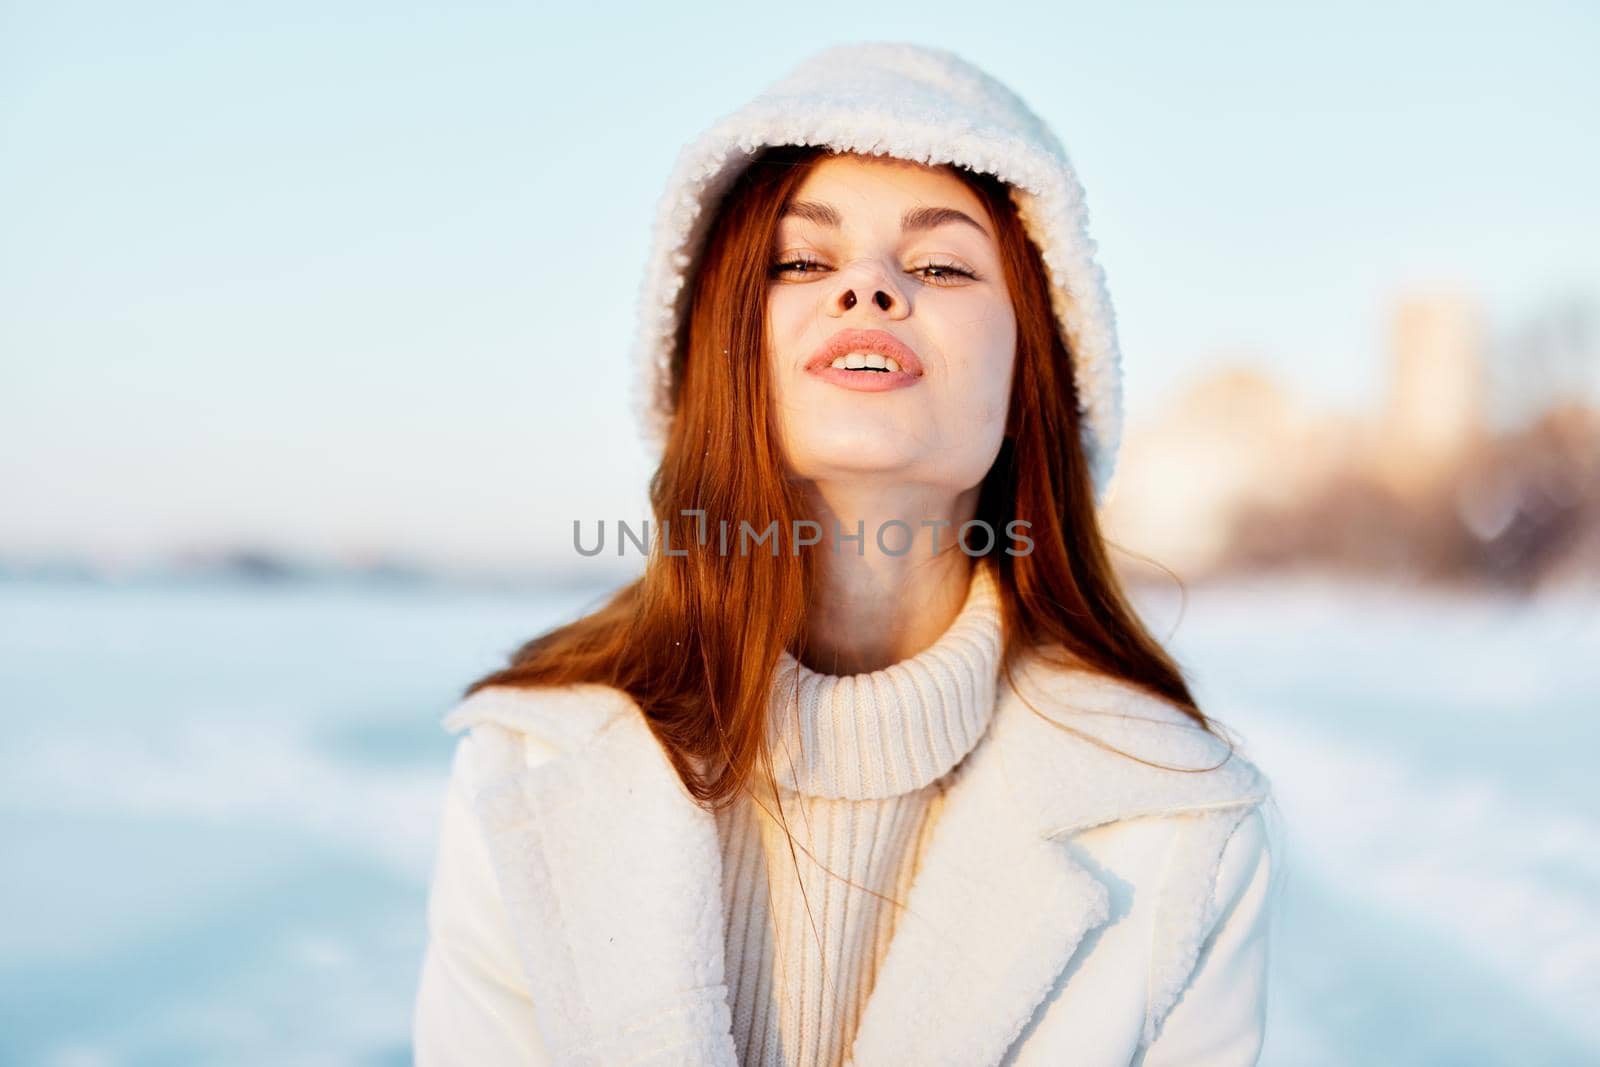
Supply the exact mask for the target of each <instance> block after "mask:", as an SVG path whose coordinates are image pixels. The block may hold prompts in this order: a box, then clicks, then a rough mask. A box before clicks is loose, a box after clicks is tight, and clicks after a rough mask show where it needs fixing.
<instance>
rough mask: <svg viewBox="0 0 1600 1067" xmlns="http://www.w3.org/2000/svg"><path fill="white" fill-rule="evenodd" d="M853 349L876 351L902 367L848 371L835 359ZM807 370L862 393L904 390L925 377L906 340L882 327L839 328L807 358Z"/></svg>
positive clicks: (824, 379)
mask: <svg viewBox="0 0 1600 1067" xmlns="http://www.w3.org/2000/svg"><path fill="white" fill-rule="evenodd" d="M852 352H877V353H879V354H881V355H883V356H884V357H885V358H889V359H893V360H894V361H895V362H896V363H898V364H899V365H900V369H899V370H895V371H891V370H869V369H863V370H847V369H845V368H843V367H835V366H833V361H834V360H835V359H837V358H838V357H840V356H847V355H849V354H850V353H852ZM805 369H806V371H807V373H809V374H814V375H816V376H817V377H818V378H821V379H822V380H823V381H826V382H832V383H833V384H834V385H838V386H842V387H843V388H845V389H854V390H856V391H857V392H862V393H882V392H885V391H887V390H890V389H904V388H906V387H907V386H911V385H915V384H916V383H917V382H918V381H920V380H921V378H922V373H923V371H922V361H921V360H920V359H918V358H917V354H916V353H915V352H913V351H912V350H911V349H910V347H909V346H907V345H906V344H905V342H903V341H901V340H900V339H899V338H897V337H895V336H894V335H893V334H891V333H887V332H885V331H883V330H840V331H839V332H838V333H836V334H834V335H833V336H832V337H830V338H828V340H827V342H826V343H825V344H823V346H822V347H821V348H819V349H817V350H816V351H815V352H814V353H812V355H811V358H810V359H808V360H807V361H806V368H805Z"/></svg>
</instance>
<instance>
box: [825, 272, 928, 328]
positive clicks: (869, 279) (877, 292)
mask: <svg viewBox="0 0 1600 1067" xmlns="http://www.w3.org/2000/svg"><path fill="white" fill-rule="evenodd" d="M842 275H843V276H841V277H840V279H839V281H838V282H837V287H836V288H835V290H834V293H833V297H832V299H831V300H830V301H829V304H830V307H829V311H830V313H831V314H833V315H834V316H835V317H837V316H840V315H843V314H844V313H845V312H847V311H849V310H850V309H851V308H853V307H855V306H856V305H857V304H859V303H860V302H861V301H862V300H868V301H871V303H872V304H873V305H875V306H876V307H877V308H878V310H879V311H883V312H887V313H888V317H889V318H892V319H898V318H904V317H905V315H906V312H907V311H908V310H909V305H908V303H907V301H906V297H905V294H904V293H902V292H901V291H900V289H899V287H898V286H896V285H895V284H894V283H893V282H892V281H890V280H889V279H888V277H887V276H885V275H884V274H883V273H882V272H881V271H876V272H868V271H858V272H848V271H847V272H842Z"/></svg>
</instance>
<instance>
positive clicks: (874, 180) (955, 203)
mask: <svg viewBox="0 0 1600 1067" xmlns="http://www.w3.org/2000/svg"><path fill="white" fill-rule="evenodd" d="M790 201H791V205H793V204H796V203H803V204H806V205H810V206H812V207H813V208H819V207H820V208H824V209H832V210H831V211H828V210H821V211H818V210H807V211H800V212H793V211H791V212H789V213H786V215H785V218H786V219H789V220H792V221H797V222H812V223H821V224H826V223H827V222H829V221H834V222H837V221H839V219H838V217H839V216H844V217H845V218H848V216H849V215H850V214H852V213H853V212H856V211H860V210H871V211H873V212H874V213H876V212H878V211H880V210H881V209H882V208H883V206H884V205H885V204H904V205H907V206H910V205H926V204H943V205H947V206H949V207H953V208H960V209H963V210H965V211H968V212H973V211H977V212H981V211H982V210H983V205H982V201H981V200H979V198H978V196H977V194H975V193H974V192H973V191H972V190H971V189H970V188H968V186H967V184H966V183H965V182H963V181H962V180H961V179H960V178H958V177H956V175H955V173H954V171H953V169H952V168H951V167H950V166H949V165H948V164H938V165H929V164H925V163H918V162H915V161H912V160H904V159H897V158H894V157H889V156H862V155H857V154H854V153H841V154H839V155H832V156H827V157H825V158H823V159H820V160H818V161H817V162H816V163H815V164H814V165H813V166H812V168H811V170H810V171H808V172H807V174H806V176H805V178H804V179H802V180H801V182H800V184H799V185H798V186H797V187H796V188H795V190H794V193H793V195H792V196H791V197H790ZM979 217H982V216H981V215H979Z"/></svg>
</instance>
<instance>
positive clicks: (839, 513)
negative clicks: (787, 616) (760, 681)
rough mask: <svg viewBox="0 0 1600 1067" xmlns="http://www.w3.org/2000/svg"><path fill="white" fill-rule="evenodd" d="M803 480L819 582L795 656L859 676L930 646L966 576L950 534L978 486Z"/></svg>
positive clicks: (965, 562)
mask: <svg viewBox="0 0 1600 1067" xmlns="http://www.w3.org/2000/svg"><path fill="white" fill-rule="evenodd" d="M808 488H809V490H810V492H809V493H808V496H809V497H810V501H809V503H810V510H811V513H812V515H813V516H814V517H815V519H816V521H817V522H819V523H820V524H821V526H822V540H821V542H820V543H819V544H817V545H816V546H815V547H814V548H813V549H812V551H814V552H816V553H817V554H818V555H817V558H818V560H819V564H818V566H817V577H816V581H817V585H816V588H815V589H814V591H813V595H812V600H811V604H810V606H809V609H808V611H807V622H806V651H805V654H804V655H802V656H801V657H800V660H801V662H802V663H804V664H805V665H806V666H808V667H810V668H811V669H812V670H816V671H821V672H824V673H826V674H862V673H866V672H868V671H875V670H880V669H882V668H884V667H887V666H889V665H890V664H893V663H898V662H900V661H901V660H904V659H908V658H910V657H911V656H914V655H916V654H917V653H918V652H921V651H922V650H923V649H925V648H927V647H928V646H929V645H931V644H933V642H934V641H936V640H937V639H938V637H939V635H940V634H942V633H944V632H945V630H946V629H948V628H949V626H950V623H951V622H952V621H953V620H954V619H955V617H956V615H957V613H958V612H959V611H960V610H961V605H962V603H963V602H964V601H965V599H966V596H967V590H968V587H969V586H970V584H971V578H972V566H973V562H974V560H973V558H972V557H971V556H968V555H967V554H966V553H965V552H963V551H962V550H961V547H960V545H959V544H958V542H957V539H956V538H957V533H958V531H959V530H960V527H961V524H962V523H964V522H966V521H968V520H969V519H971V518H972V517H973V515H974V514H975V513H976V510H977V502H978V490H977V489H976V488H972V489H968V490H966V491H964V492H960V493H953V494H952V493H950V492H949V491H948V490H945V489H943V488H942V487H932V486H921V485H895V484H884V483H878V482H876V481H875V480H872V479H869V480H867V481H865V482H860V483H856V482H850V483H847V484H841V483H838V482H832V483H826V484H824V483H818V482H813V483H811V484H810V485H809V487H808ZM858 524H859V525H858ZM836 528H837V530H838V531H839V533H840V534H841V535H842V537H841V539H840V540H839V541H835V539H834V533H835V529H836ZM880 532H881V540H882V543H881V544H880ZM857 533H859V534H860V537H859V539H854V538H855V535H856V534H857ZM843 538H851V540H844V539H843ZM885 549H887V550H888V551H885Z"/></svg>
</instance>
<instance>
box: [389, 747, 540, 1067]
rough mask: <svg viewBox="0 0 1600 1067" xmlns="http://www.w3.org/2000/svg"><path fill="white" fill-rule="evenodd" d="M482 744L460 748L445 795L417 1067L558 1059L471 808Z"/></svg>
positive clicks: (419, 1001)
mask: <svg viewBox="0 0 1600 1067" xmlns="http://www.w3.org/2000/svg"><path fill="white" fill-rule="evenodd" d="M481 743H482V742H481V740H480V739H479V738H478V737H477V736H476V733H475V732H468V733H467V734H466V735H465V736H463V737H462V738H461V740H460V741H458V742H457V744H456V751H455V758H454V762H453V763H452V766H451V774H450V783H449V787H448V789H447V790H446V793H445V801H444V812H443V816H442V819H441V822H440V827H439V844H438V853H437V859H436V861H435V866H434V874H433V882H432V886H431V888H430V890H429V895H428V943H427V948H426V951H425V954H424V957H423V964H422V974H421V979H420V982H419V986H418V990H417V996H416V1002H415V1006H414V1011H413V1017H412V1046H413V1054H414V1058H415V1063H416V1065H417V1067H452V1065H458V1064H459V1065H462V1067H466V1065H471V1067H509V1065H511V1064H517V1065H519V1067H529V1065H531V1067H541V1065H547V1064H549V1063H551V1062H552V1060H551V1057H550V1055H549V1053H548V1052H547V1050H546V1049H545V1046H544V1042H543V1040H542V1039H541V1037H540V1034H539V1030H538V1027H537V1025H536V1023H535V1016H534V1008H533V1001H532V999H531V998H530V996H529V993H528V987H527V984H526V981H525V979H524V977H523V971H522V964H521V962H520V959H519V957H518V954H517V947H516V940H515V937H514V934H513V932H512V927H511V920H510V917H509V915H508V913H507V911H506V908H505V905H504V903H503V902H502V900H501V897H500V892H499V886H498V884H497V881H496V876H495V873H494V867H493V864H492V861H491V859H490V854H489V849H488V846H487V844H486V842H485V841H484V839H483V832H482V830H481V829H480V828H479V826H478V821H477V818H476V816H475V815H474V813H473V811H472V807H471V798H472V796H473V792H474V790H475V789H476V787H477V784H478V783H477V779H478V777H479V774H478V772H477V766H478V758H477V757H478V756H479V753H478V751H477V749H478V747H479V746H480V745H481Z"/></svg>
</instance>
